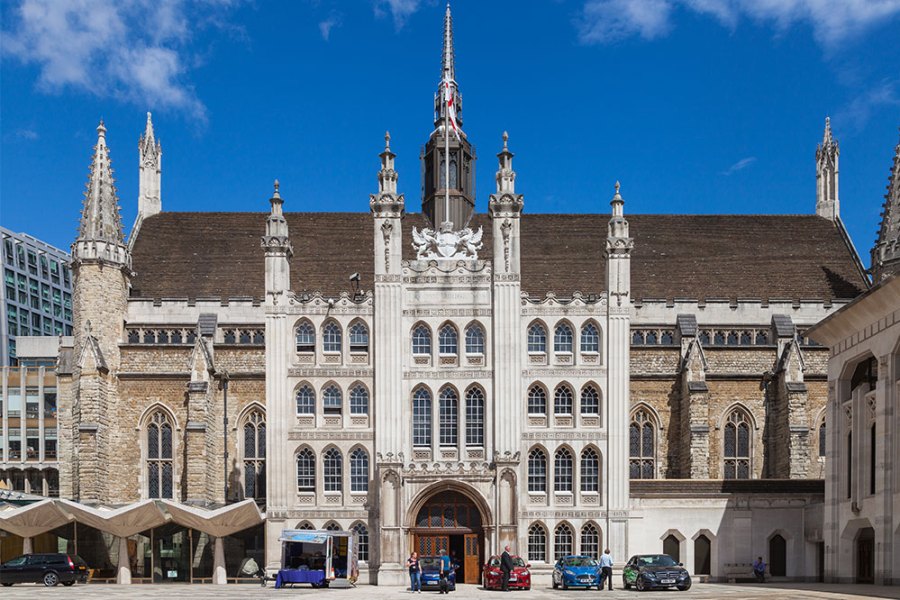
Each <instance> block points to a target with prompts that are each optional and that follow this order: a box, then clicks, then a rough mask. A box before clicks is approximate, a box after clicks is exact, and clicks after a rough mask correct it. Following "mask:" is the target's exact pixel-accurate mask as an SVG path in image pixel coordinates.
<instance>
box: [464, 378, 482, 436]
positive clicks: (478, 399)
mask: <svg viewBox="0 0 900 600" xmlns="http://www.w3.org/2000/svg"><path fill="white" fill-rule="evenodd" d="M466 446H479V447H480V446H484V392H482V391H481V389H480V388H472V389H470V390H469V391H468V392H466Z"/></svg>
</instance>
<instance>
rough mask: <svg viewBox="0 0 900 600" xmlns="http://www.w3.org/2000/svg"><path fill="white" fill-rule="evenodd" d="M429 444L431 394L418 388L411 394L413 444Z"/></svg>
mask: <svg viewBox="0 0 900 600" xmlns="http://www.w3.org/2000/svg"><path fill="white" fill-rule="evenodd" d="M430 445H431V394H429V393H428V390H426V389H425V388H419V389H418V390H416V393H415V394H414V395H413V446H430Z"/></svg>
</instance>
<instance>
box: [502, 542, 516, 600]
mask: <svg viewBox="0 0 900 600" xmlns="http://www.w3.org/2000/svg"><path fill="white" fill-rule="evenodd" d="M512 570H513V560H512V556H510V554H509V546H506V547H505V548H503V554H501V555H500V571H501V572H502V573H503V591H504V592H508V591H509V574H510V573H511V572H512Z"/></svg>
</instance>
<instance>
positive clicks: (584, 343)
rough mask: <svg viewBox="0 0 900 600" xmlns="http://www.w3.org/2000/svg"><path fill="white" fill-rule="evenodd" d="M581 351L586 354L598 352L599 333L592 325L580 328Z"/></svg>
mask: <svg viewBox="0 0 900 600" xmlns="http://www.w3.org/2000/svg"><path fill="white" fill-rule="evenodd" d="M581 351H582V352H587V353H599V352H600V331H599V330H598V329H597V326H596V325H594V324H593V323H588V324H587V325H585V326H584V327H582V328H581Z"/></svg>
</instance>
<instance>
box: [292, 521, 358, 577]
mask: <svg viewBox="0 0 900 600" xmlns="http://www.w3.org/2000/svg"><path fill="white" fill-rule="evenodd" d="M278 540H279V541H280V542H281V568H280V569H279V571H278V575H277V576H276V577H275V587H276V588H281V587H284V586H285V585H293V584H295V583H308V584H310V585H312V586H313V587H329V586H331V587H350V586H351V585H353V584H354V583H356V579H357V578H358V577H359V566H358V564H357V554H356V552H357V546H356V544H357V537H356V533H355V532H352V531H325V530H309V529H284V530H282V532H281V537H280V538H278Z"/></svg>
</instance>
